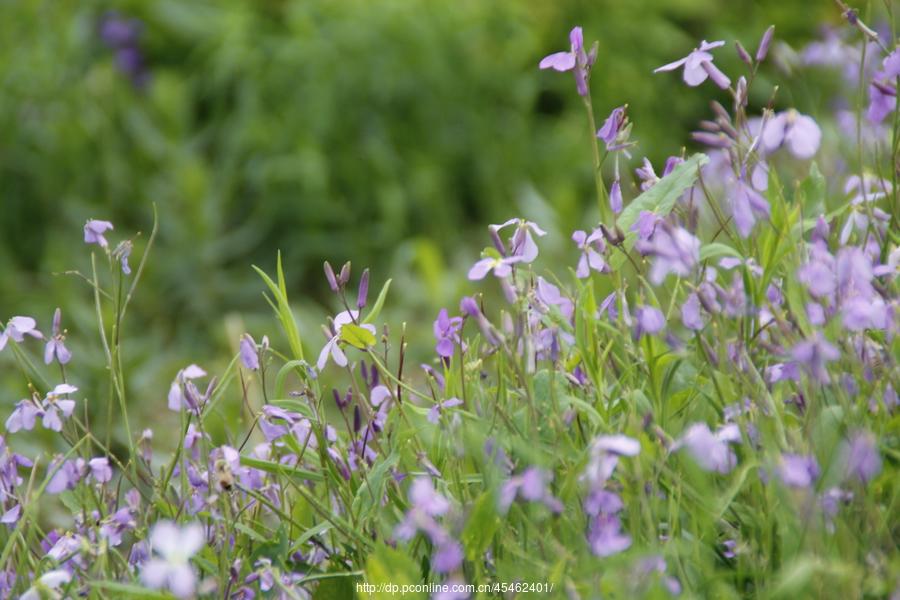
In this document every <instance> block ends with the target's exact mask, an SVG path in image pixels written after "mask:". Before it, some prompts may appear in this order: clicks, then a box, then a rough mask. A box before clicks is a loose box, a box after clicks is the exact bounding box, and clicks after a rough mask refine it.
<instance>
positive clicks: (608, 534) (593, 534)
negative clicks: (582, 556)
mask: <svg viewBox="0 0 900 600" xmlns="http://www.w3.org/2000/svg"><path fill="white" fill-rule="evenodd" d="M621 530H622V523H621V522H620V521H619V518H618V517H617V516H615V515H605V514H601V515H598V516H597V517H595V518H594V519H593V521H592V522H591V526H590V529H589V530H588V543H589V544H590V546H591V552H593V553H594V554H595V555H597V556H600V557H604V556H611V555H613V554H618V553H619V552H622V551H623V550H626V549H627V548H628V547H629V546H631V536H630V535H627V534H624V533H622V531H621Z"/></svg>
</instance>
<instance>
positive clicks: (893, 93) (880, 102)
mask: <svg viewBox="0 0 900 600" xmlns="http://www.w3.org/2000/svg"><path fill="white" fill-rule="evenodd" d="M881 66H882V68H881V70H879V71H878V72H877V73H875V76H874V77H873V78H872V82H871V83H870V84H869V110H868V113H867V116H868V118H869V121H871V122H873V123H881V122H882V121H884V119H885V118H886V117H887V116H888V115H889V114H891V113H892V112H894V109H895V108H896V106H897V87H896V85H897V77H900V48H897V49H895V50H894V51H893V52H891V53H890V54H888V55H887V56H886V57H885V58H884V61H883V62H882V63H881Z"/></svg>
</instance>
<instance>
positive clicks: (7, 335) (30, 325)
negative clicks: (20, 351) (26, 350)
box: [0, 317, 44, 350]
mask: <svg viewBox="0 0 900 600" xmlns="http://www.w3.org/2000/svg"><path fill="white" fill-rule="evenodd" d="M26 335H30V336H31V337H33V338H37V339H43V338H44V334H43V333H41V332H40V331H38V330H37V322H36V321H35V320H34V319H32V318H31V317H13V318H12V319H10V320H9V322H8V323H7V324H6V328H5V329H4V330H3V332H2V333H0V350H3V349H4V348H5V347H6V344H7V343H8V342H9V340H13V341H14V342H16V343H17V344H20V343H22V342H23V341H24V340H25V336H26Z"/></svg>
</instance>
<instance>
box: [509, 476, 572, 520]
mask: <svg viewBox="0 0 900 600" xmlns="http://www.w3.org/2000/svg"><path fill="white" fill-rule="evenodd" d="M552 479H553V474H552V473H550V472H548V471H545V470H543V469H540V468H538V467H529V468H527V469H525V470H524V471H523V472H522V473H521V474H520V475H515V476H513V477H510V478H509V479H508V480H507V481H506V483H504V484H503V487H502V488H501V490H500V510H501V511H502V512H504V513H505V512H506V511H508V510H509V507H510V506H511V505H512V503H513V502H514V501H515V499H516V497H519V498H521V499H522V500H526V501H528V502H541V503H543V504H544V505H545V506H546V507H547V508H549V509H550V510H551V511H552V512H554V513H560V512H562V510H563V505H562V502H560V500H559V499H558V498H556V497H555V496H553V494H551V493H550V489H549V486H548V484H549V483H550V481H551V480H552Z"/></svg>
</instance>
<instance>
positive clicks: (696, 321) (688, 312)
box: [681, 293, 704, 331]
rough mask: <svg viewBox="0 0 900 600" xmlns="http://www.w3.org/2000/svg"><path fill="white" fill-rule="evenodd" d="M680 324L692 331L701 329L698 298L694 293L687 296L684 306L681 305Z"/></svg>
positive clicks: (701, 320) (701, 321)
mask: <svg viewBox="0 0 900 600" xmlns="http://www.w3.org/2000/svg"><path fill="white" fill-rule="evenodd" d="M681 322H682V323H683V324H684V326H685V327H687V328H688V329H693V330H694V331H700V330H701V329H703V327H704V323H703V317H702V316H701V315H700V298H699V297H698V296H697V294H696V293H691V294H688V297H687V299H686V300H685V301H684V304H682V305H681Z"/></svg>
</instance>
